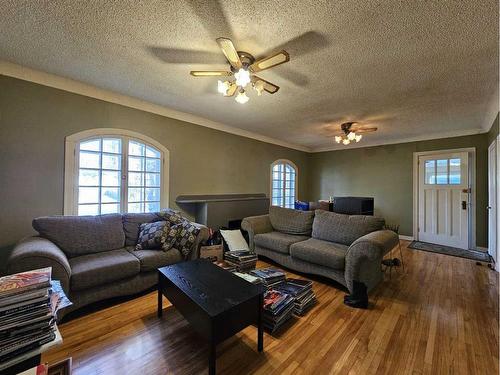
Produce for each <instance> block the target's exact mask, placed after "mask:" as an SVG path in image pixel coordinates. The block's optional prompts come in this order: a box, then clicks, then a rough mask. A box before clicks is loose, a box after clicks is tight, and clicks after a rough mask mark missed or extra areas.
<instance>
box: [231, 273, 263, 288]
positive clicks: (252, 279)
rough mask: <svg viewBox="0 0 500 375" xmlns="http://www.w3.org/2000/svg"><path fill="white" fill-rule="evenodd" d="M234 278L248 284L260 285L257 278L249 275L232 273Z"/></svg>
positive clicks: (260, 282) (260, 280) (259, 279)
mask: <svg viewBox="0 0 500 375" xmlns="http://www.w3.org/2000/svg"><path fill="white" fill-rule="evenodd" d="M233 273H234V274H235V275H236V276H238V277H241V278H242V279H243V280H246V281H248V282H249V283H252V284H255V285H258V284H262V279H261V278H260V277H257V276H253V275H250V274H249V273H241V272H233Z"/></svg>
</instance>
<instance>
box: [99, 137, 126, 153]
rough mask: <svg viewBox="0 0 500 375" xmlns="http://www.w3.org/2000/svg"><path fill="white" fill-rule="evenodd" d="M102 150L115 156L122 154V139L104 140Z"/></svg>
mask: <svg viewBox="0 0 500 375" xmlns="http://www.w3.org/2000/svg"><path fill="white" fill-rule="evenodd" d="M102 150H103V151H104V152H112V153H114V154H121V152H122V141H121V139H113V138H107V139H106V138H105V139H103V140H102Z"/></svg>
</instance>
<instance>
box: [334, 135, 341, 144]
mask: <svg viewBox="0 0 500 375" xmlns="http://www.w3.org/2000/svg"><path fill="white" fill-rule="evenodd" d="M335 142H337V143H340V142H342V137H341V136H340V135H336V136H335Z"/></svg>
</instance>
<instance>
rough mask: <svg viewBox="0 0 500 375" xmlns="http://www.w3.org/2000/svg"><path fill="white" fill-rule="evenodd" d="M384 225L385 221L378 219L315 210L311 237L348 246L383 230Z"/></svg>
mask: <svg viewBox="0 0 500 375" xmlns="http://www.w3.org/2000/svg"><path fill="white" fill-rule="evenodd" d="M384 225H385V220H384V219H382V218H380V217H374V216H364V215H342V214H337V213H335V212H328V211H323V210H316V212H315V216H314V222H313V227H312V237H313V238H316V239H319V240H325V241H330V242H337V243H341V244H343V245H348V246H349V245H351V244H352V243H353V242H354V241H356V240H357V239H358V238H359V237H363V236H364V235H365V234H368V233H371V232H375V231H377V230H381V229H383V228H384Z"/></svg>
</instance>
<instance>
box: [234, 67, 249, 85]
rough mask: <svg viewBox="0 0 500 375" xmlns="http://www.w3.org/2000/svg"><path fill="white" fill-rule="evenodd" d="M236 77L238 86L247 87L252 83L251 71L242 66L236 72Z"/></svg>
mask: <svg viewBox="0 0 500 375" xmlns="http://www.w3.org/2000/svg"><path fill="white" fill-rule="evenodd" d="M234 77H235V78H236V84H237V85H238V86H241V87H245V86H246V85H248V84H249V83H250V72H249V71H248V70H246V69H243V68H241V69H240V70H238V71H237V72H236V73H234Z"/></svg>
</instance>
